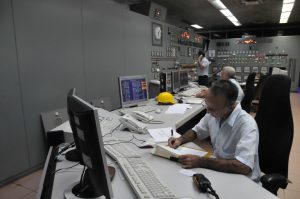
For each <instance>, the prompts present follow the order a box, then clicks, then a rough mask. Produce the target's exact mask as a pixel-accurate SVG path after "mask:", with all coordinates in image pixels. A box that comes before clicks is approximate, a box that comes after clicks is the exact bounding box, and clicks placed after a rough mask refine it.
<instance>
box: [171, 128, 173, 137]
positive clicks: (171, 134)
mask: <svg viewBox="0 0 300 199" xmlns="http://www.w3.org/2000/svg"><path fill="white" fill-rule="evenodd" d="M171 137H173V129H171Z"/></svg>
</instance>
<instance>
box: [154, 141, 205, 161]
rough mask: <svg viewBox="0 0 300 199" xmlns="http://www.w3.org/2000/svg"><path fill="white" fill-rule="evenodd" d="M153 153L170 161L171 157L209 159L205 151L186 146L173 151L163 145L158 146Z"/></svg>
mask: <svg viewBox="0 0 300 199" xmlns="http://www.w3.org/2000/svg"><path fill="white" fill-rule="evenodd" d="M151 153H152V154H153V155H157V156H160V157H164V158H167V159H170V157H176V158H177V157H178V156H180V155H186V154H192V155H197V156H199V157H208V153H207V152H206V151H203V150H197V149H192V148H188V147H184V146H180V147H178V148H177V149H173V148H171V147H169V146H166V145H163V144H156V145H155V147H154V148H153V149H152V151H151Z"/></svg>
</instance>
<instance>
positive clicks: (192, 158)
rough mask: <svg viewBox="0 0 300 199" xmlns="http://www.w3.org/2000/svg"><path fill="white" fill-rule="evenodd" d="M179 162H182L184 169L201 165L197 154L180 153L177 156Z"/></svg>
mask: <svg viewBox="0 0 300 199" xmlns="http://www.w3.org/2000/svg"><path fill="white" fill-rule="evenodd" d="M178 158H179V160H178V161H179V162H180V163H181V164H182V168H184V169H191V168H195V167H200V166H201V160H202V158H200V157H199V156H196V155H181V156H179V157H178Z"/></svg>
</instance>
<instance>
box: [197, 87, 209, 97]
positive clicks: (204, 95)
mask: <svg viewBox="0 0 300 199" xmlns="http://www.w3.org/2000/svg"><path fill="white" fill-rule="evenodd" d="M207 94H208V89H207V88H206V89H204V88H203V89H202V90H201V91H200V92H199V93H197V94H196V97H199V98H205V97H206V96H207Z"/></svg>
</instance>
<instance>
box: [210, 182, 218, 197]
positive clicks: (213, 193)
mask: <svg viewBox="0 0 300 199" xmlns="http://www.w3.org/2000/svg"><path fill="white" fill-rule="evenodd" d="M208 189H209V191H207V193H209V194H211V195H212V196H214V197H215V198H216V199H219V196H218V194H217V193H216V191H215V190H214V189H213V188H212V187H211V185H209V187H208Z"/></svg>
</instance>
